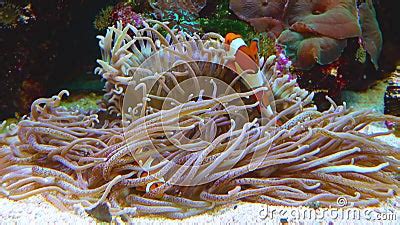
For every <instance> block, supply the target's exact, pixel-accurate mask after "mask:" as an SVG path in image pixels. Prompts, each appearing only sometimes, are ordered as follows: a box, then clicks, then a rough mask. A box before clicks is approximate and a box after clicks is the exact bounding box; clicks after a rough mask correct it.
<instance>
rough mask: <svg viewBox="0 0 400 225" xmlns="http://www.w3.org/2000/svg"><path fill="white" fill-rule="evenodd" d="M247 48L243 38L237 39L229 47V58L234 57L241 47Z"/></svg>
mask: <svg viewBox="0 0 400 225" xmlns="http://www.w3.org/2000/svg"><path fill="white" fill-rule="evenodd" d="M242 46H247V45H246V43H245V42H244V41H243V39H241V38H236V39H234V40H233V41H232V43H231V44H230V47H229V53H228V54H229V56H234V55H235V54H236V53H237V51H238V50H239V48H240V47H242Z"/></svg>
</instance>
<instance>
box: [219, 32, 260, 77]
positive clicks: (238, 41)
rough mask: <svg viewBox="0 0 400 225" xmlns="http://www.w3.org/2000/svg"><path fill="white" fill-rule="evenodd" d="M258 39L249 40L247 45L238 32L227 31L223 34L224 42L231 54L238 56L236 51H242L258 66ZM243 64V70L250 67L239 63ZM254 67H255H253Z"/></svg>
mask: <svg viewBox="0 0 400 225" xmlns="http://www.w3.org/2000/svg"><path fill="white" fill-rule="evenodd" d="M258 42H259V41H258V39H253V40H252V41H251V42H250V45H249V46H247V45H246V43H245V42H244V40H243V39H242V36H241V35H239V34H235V33H228V34H227V35H226V36H225V44H226V45H228V46H229V51H230V53H231V55H234V56H236V57H238V52H242V53H244V54H246V55H247V56H249V57H250V58H251V59H252V60H253V61H254V62H255V63H256V65H257V66H258V64H259V63H260V58H259V56H258ZM240 66H244V68H243V67H242V68H243V70H246V69H250V68H246V67H247V65H240ZM254 69H256V68H254Z"/></svg>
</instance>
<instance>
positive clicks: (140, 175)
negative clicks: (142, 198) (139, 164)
mask: <svg viewBox="0 0 400 225" xmlns="http://www.w3.org/2000/svg"><path fill="white" fill-rule="evenodd" d="M148 175H149V173H148V172H146V171H141V172H139V173H138V175H137V176H138V178H143V177H147V176H148ZM164 183H165V182H164V181H163V179H161V180H157V181H153V182H150V183H148V184H146V186H138V187H136V190H138V191H144V192H146V193H149V192H150V191H152V190H154V189H156V188H158V187H160V186H161V185H163V184H164Z"/></svg>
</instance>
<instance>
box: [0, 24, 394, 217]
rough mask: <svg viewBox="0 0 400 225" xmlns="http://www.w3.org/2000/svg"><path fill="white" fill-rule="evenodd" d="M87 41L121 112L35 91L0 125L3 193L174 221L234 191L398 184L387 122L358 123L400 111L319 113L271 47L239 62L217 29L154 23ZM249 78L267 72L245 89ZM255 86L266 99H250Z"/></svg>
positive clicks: (290, 197)
mask: <svg viewBox="0 0 400 225" xmlns="http://www.w3.org/2000/svg"><path fill="white" fill-rule="evenodd" d="M161 31H162V32H161ZM162 33H167V35H162ZM99 39H100V47H101V50H102V59H101V60H99V61H98V62H99V64H100V67H99V68H97V69H96V72H97V73H100V74H101V75H102V77H103V78H104V79H106V81H107V84H106V91H107V94H106V95H107V98H108V100H109V101H108V103H109V107H108V109H109V111H112V112H118V113H120V115H118V116H117V117H116V118H115V119H113V120H111V121H107V120H106V121H101V122H100V121H99V120H98V117H97V115H96V114H93V115H82V114H80V113H78V112H71V111H68V110H66V109H63V108H61V107H59V104H60V101H61V97H62V96H63V95H64V94H66V93H67V92H65V91H63V92H61V93H60V94H59V95H57V96H54V97H52V98H49V99H38V100H37V101H35V102H34V103H33V104H32V108H31V113H30V116H29V117H26V118H24V119H23V120H22V121H21V122H19V123H18V124H17V125H16V126H15V129H14V130H12V131H11V132H9V133H7V134H3V135H1V136H0V138H1V142H0V143H1V148H0V175H1V180H0V183H1V190H0V191H1V192H0V193H1V194H2V195H4V196H6V197H8V198H10V199H14V200H19V199H23V198H27V197H29V196H32V195H35V194H44V195H45V196H46V197H47V199H49V200H50V201H51V202H53V203H54V204H55V205H56V206H58V207H60V208H62V209H64V210H67V209H72V208H73V205H74V204H77V203H80V204H82V205H83V207H85V209H86V210H87V211H88V212H94V211H96V209H99V208H101V209H106V210H108V213H109V215H110V216H121V215H123V216H128V217H129V216H141V215H154V214H156V215H163V216H166V217H170V218H185V217H189V216H192V215H197V214H200V213H203V212H206V211H208V210H211V209H213V208H215V207H216V206H218V205H224V204H227V203H232V202H237V201H250V202H260V203H267V204H276V205H285V206H301V205H308V204H309V203H311V202H315V201H318V202H320V204H321V206H343V205H342V204H341V202H338V201H337V199H338V198H339V197H340V198H341V199H343V198H345V199H346V202H347V203H348V205H350V206H370V205H378V204H379V203H380V201H382V200H384V199H387V198H391V197H393V196H394V195H395V193H396V192H397V191H399V187H400V186H399V185H400V183H399V181H397V180H395V179H393V178H392V175H393V174H394V173H396V172H398V166H399V165H400V162H399V157H400V149H399V147H398V146H397V147H394V146H389V145H388V144H386V143H384V142H382V141H380V140H379V139H378V138H377V137H379V136H383V135H387V134H390V133H391V132H390V131H389V132H384V133H371V134H369V133H365V132H363V131H362V130H363V128H365V127H366V126H368V125H369V124H371V123H374V122H381V121H386V120H388V121H393V122H399V121H400V118H398V117H394V116H384V115H378V114H374V113H372V112H371V111H354V110H352V109H348V108H347V107H346V105H343V106H337V105H336V104H335V103H334V102H332V101H331V102H332V106H331V108H330V109H329V110H327V111H324V112H319V111H317V110H316V107H315V106H313V105H312V103H311V102H312V98H313V93H310V92H308V91H306V90H303V89H301V88H299V87H298V85H297V83H296V79H293V78H292V77H290V76H289V75H288V74H286V72H285V68H286V67H287V65H286V64H288V65H289V64H290V63H287V62H286V59H281V58H280V57H281V56H280V55H279V56H278V57H270V58H268V60H266V61H265V62H261V65H262V67H261V68H260V69H258V71H254V70H243V69H242V68H241V65H239V64H238V62H237V61H236V58H235V57H232V56H231V55H230V52H229V51H228V50H227V49H226V47H225V46H224V44H223V43H224V40H223V38H222V37H221V36H220V35H218V34H215V33H208V34H205V35H204V36H198V35H193V36H190V35H188V34H186V33H183V32H177V31H174V30H171V29H169V28H168V26H167V25H166V24H164V23H162V22H159V21H152V20H147V21H145V22H144V27H143V28H140V29H137V28H136V27H134V26H131V25H129V24H128V25H127V26H125V27H124V26H122V25H121V23H118V25H117V26H113V27H110V28H109V29H108V31H107V34H106V35H105V37H102V36H100V37H99ZM278 64H280V65H279V66H278ZM253 75H261V76H262V77H263V80H264V81H265V83H264V84H263V85H261V86H259V87H258V88H249V87H250V86H249V85H248V84H247V82H246V78H248V77H252V76H253ZM260 92H265V93H267V94H269V95H268V96H269V98H268V103H267V105H261V103H260V102H259V101H254V98H253V97H254V95H257V94H258V93H260ZM107 218H108V219H110V218H109V217H107Z"/></svg>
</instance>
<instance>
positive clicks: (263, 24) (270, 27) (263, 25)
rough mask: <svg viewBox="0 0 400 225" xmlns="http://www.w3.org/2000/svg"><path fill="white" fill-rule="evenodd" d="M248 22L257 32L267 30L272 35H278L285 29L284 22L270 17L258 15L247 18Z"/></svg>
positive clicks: (275, 36)
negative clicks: (257, 16) (258, 16)
mask: <svg viewBox="0 0 400 225" xmlns="http://www.w3.org/2000/svg"><path fill="white" fill-rule="evenodd" d="M248 22H249V23H250V25H251V26H253V27H254V29H255V30H256V31H257V32H268V33H270V34H272V35H273V36H274V38H277V37H279V35H280V34H281V33H282V31H283V30H284V29H285V24H284V23H283V22H282V21H281V20H277V19H274V18H272V17H260V18H253V19H249V20H248Z"/></svg>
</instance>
